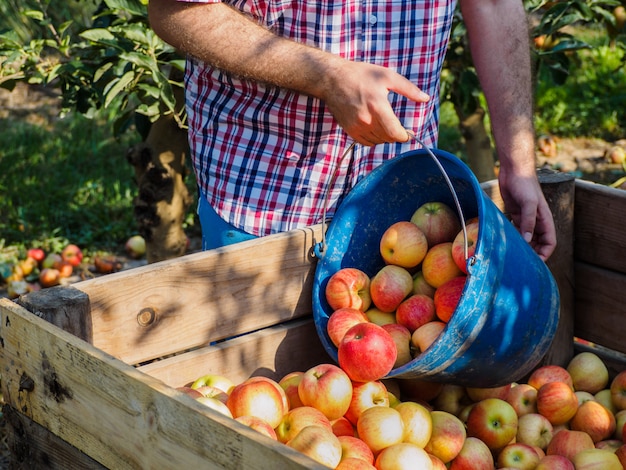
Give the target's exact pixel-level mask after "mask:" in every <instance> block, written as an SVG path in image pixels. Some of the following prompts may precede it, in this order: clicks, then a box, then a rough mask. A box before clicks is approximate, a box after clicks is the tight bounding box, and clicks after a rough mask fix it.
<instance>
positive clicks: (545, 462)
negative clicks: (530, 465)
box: [535, 455, 576, 470]
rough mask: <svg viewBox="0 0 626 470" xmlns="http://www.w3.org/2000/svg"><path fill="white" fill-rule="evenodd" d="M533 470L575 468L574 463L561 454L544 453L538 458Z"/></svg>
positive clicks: (571, 469) (573, 469) (567, 469)
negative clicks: (537, 463) (544, 454)
mask: <svg viewBox="0 0 626 470" xmlns="http://www.w3.org/2000/svg"><path fill="white" fill-rule="evenodd" d="M535 470H576V469H575V468H574V464H573V463H572V462H571V461H570V460H569V459H568V458H567V457H563V456H562V455H546V456H545V457H542V458H541V460H539V465H537V466H536V467H535Z"/></svg>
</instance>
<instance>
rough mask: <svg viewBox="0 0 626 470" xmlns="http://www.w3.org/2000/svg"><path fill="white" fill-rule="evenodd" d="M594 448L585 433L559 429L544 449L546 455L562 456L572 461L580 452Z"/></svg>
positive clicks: (589, 437)
mask: <svg viewBox="0 0 626 470" xmlns="http://www.w3.org/2000/svg"><path fill="white" fill-rule="evenodd" d="M594 448H595V445H594V443H593V440H592V439H591V436H589V434H587V433H586V432H582V431H572V430H569V429H561V430H560V431H559V432H557V433H556V434H554V435H553V436H552V439H551V440H550V442H549V443H548V447H547V448H546V455H562V456H563V457H567V458H568V459H569V460H573V459H574V456H575V455H576V454H577V453H578V452H580V451H581V450H585V449H594Z"/></svg>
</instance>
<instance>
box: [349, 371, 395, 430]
mask: <svg viewBox="0 0 626 470" xmlns="http://www.w3.org/2000/svg"><path fill="white" fill-rule="evenodd" d="M372 406H389V394H388V393H387V387H385V385H384V384H383V383H382V382H381V381H379V380H372V381H369V382H353V383H352V400H350V406H349V407H348V410H347V411H346V413H345V414H344V416H345V418H347V419H348V421H350V422H351V423H352V424H353V425H356V423H357V422H358V420H359V416H361V413H363V412H364V411H365V410H367V409H368V408H371V407H372Z"/></svg>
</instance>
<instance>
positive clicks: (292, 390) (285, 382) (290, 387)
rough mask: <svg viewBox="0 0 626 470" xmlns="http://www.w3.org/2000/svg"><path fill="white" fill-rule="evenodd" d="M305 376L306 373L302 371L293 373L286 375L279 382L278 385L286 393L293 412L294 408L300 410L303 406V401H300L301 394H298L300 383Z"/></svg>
mask: <svg viewBox="0 0 626 470" xmlns="http://www.w3.org/2000/svg"><path fill="white" fill-rule="evenodd" d="M303 376H304V372H302V371H293V372H289V373H288V374H286V375H284V376H283V377H282V378H281V379H280V380H279V381H278V385H280V386H281V387H282V388H283V390H284V391H285V395H287V401H288V402H289V409H290V410H292V409H294V408H298V407H299V406H303V403H302V400H301V399H300V394H299V393H298V386H299V385H300V381H301V380H302V377H303Z"/></svg>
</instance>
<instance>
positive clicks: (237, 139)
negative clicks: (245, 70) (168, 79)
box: [183, 0, 455, 236]
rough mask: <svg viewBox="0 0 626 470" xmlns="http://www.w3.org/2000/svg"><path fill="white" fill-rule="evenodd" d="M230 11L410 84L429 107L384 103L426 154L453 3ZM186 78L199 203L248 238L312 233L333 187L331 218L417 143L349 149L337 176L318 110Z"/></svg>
mask: <svg viewBox="0 0 626 470" xmlns="http://www.w3.org/2000/svg"><path fill="white" fill-rule="evenodd" d="M183 1H185V0H183ZM186 1H194V0H186ZM195 1H198V2H202V3H211V2H217V1H219V0H195ZM228 3H230V4H231V5H232V6H233V7H235V8H238V9H239V10H241V11H243V12H245V13H246V14H248V15H250V16H251V17H253V18H254V19H256V20H257V21H259V22H261V23H263V24H265V25H266V26H267V27H268V28H269V29H270V30H271V31H273V32H275V33H276V34H278V35H281V36H285V37H288V38H291V39H293V40H295V41H298V42H301V43H306V44H308V45H311V46H316V47H319V48H321V49H324V50H326V51H329V52H332V53H335V54H339V55H341V56H342V57H344V58H347V59H350V60H354V61H364V62H370V63H375V64H378V65H382V66H385V67H389V68H391V69H393V70H396V71H397V72H399V73H400V74H402V75H404V76H405V77H407V78H408V79H410V80H411V81H413V82H414V83H415V84H416V85H417V86H418V87H420V88H421V89H422V90H423V91H425V92H426V93H428V94H429V95H430V96H431V99H430V101H429V102H428V103H425V104H424V103H420V104H418V103H414V102H411V101H409V100H407V99H406V98H404V97H403V96H399V95H397V94H395V93H391V94H390V98H389V99H390V101H391V105H392V107H393V109H394V111H395V112H396V115H397V116H398V118H399V119H400V122H401V123H402V124H403V125H404V127H406V128H407V129H411V130H413V131H414V132H415V133H416V134H417V136H418V137H419V138H420V139H421V140H422V141H423V142H424V143H425V144H426V145H428V146H435V145H436V141H437V127H438V118H439V72H440V70H441V67H442V63H443V59H444V57H445V53H446V48H447V44H448V38H449V34H450V27H451V24H452V16H453V11H454V8H455V0H390V1H374V0H358V1H357V0H347V1H342V2H334V1H332V0H320V1H309V0H302V1H295V0H294V1H290V2H285V1H281V0H229V1H228ZM185 79H186V101H187V112H188V116H189V140H190V145H191V153H192V160H193V164H194V169H195V172H196V176H197V179H198V184H199V186H200V190H201V193H202V194H203V195H204V197H206V198H207V199H208V201H209V203H210V204H211V205H212V206H213V207H214V209H215V210H216V212H217V213H218V214H220V215H221V216H222V217H223V218H224V219H225V220H226V221H227V222H229V223H231V224H232V225H234V226H235V227H237V228H240V229H242V230H245V231H246V232H249V233H252V234H254V235H259V236H261V235H269V234H271V233H277V232H281V231H286V230H292V229H295V228H299V227H305V226H310V225H313V224H316V223H320V222H321V219H322V216H323V210H324V205H325V196H326V191H327V187H328V186H329V184H330V182H331V180H332V179H333V177H334V178H335V184H334V185H333V187H332V188H331V191H330V193H329V196H328V214H327V215H329V216H331V215H332V214H333V212H334V208H335V207H336V206H337V205H338V204H339V203H340V201H341V198H342V197H343V196H344V195H345V194H347V192H348V191H349V190H350V188H352V187H353V186H354V185H355V184H356V183H357V182H358V181H359V179H361V178H362V177H363V176H365V175H367V174H368V173H369V172H370V171H371V170H372V169H374V168H375V167H377V166H378V165H380V164H381V163H382V162H384V161H385V160H387V159H389V158H392V157H393V156H394V155H397V154H399V153H401V152H404V151H407V150H409V149H411V148H414V147H416V146H417V144H416V143H415V141H411V142H410V143H408V144H385V145H377V146H375V147H363V146H360V145H356V146H355V148H354V150H353V151H352V152H351V154H350V155H348V156H347V157H346V158H345V160H344V161H343V162H342V164H341V166H340V168H339V169H338V170H336V168H337V165H338V162H339V159H340V158H341V156H342V155H343V154H344V152H345V150H346V148H347V147H348V146H349V145H350V144H351V139H350V138H349V137H348V136H347V134H346V133H345V132H344V131H343V130H342V129H341V128H340V127H339V126H338V124H337V123H336V122H335V120H334V119H333V117H332V115H331V114H330V113H329V111H328V109H327V108H326V107H325V105H324V103H323V102H321V101H320V100H318V99H316V98H312V97H310V96H305V95H302V94H298V93H294V92H292V91H289V90H285V89H280V88H275V87H269V86H266V85H263V84H260V83H256V82H251V81H245V80H240V79H238V78H235V77H232V76H230V75H228V74H226V73H224V72H223V71H220V70H218V69H215V68H213V67H210V66H209V65H207V64H205V63H203V62H200V61H198V60H196V59H194V58H191V57H190V58H188V60H187V70H186V78H185ZM335 171H337V173H336V175H335V176H333V175H334V174H335Z"/></svg>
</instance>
